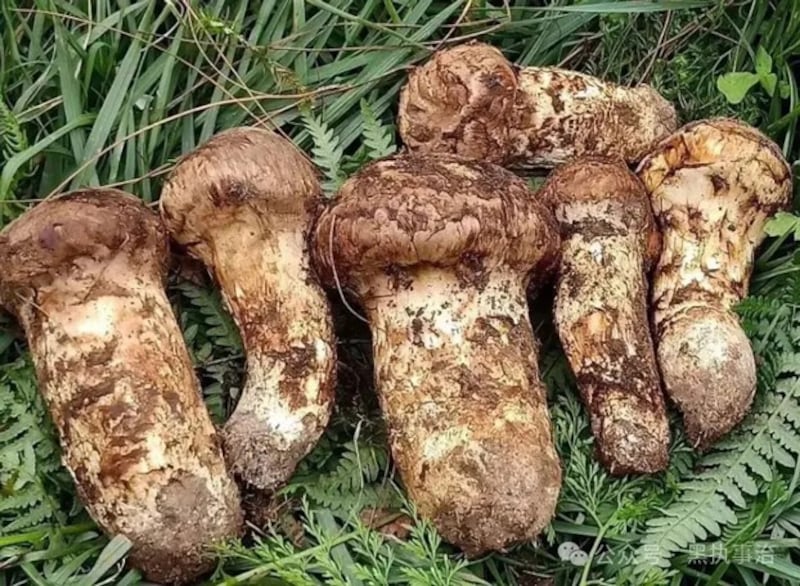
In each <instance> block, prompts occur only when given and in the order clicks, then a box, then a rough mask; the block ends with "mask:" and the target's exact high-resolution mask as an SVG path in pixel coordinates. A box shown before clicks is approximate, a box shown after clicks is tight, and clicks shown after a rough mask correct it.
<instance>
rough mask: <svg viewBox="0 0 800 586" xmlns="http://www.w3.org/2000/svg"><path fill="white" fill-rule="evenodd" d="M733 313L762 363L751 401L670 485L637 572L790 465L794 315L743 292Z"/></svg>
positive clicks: (798, 326) (729, 512) (798, 441)
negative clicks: (671, 496) (671, 495)
mask: <svg viewBox="0 0 800 586" xmlns="http://www.w3.org/2000/svg"><path fill="white" fill-rule="evenodd" d="M740 313H741V315H742V317H743V320H744V326H745V329H746V331H747V332H748V334H749V335H750V337H751V338H752V339H753V346H754V350H755V351H756V353H757V356H758V358H759V362H760V364H761V366H762V367H761V368H760V369H759V394H758V397H757V399H756V402H755V405H754V406H753V408H752V410H751V412H750V414H749V415H748V417H747V418H746V419H745V421H744V422H743V423H742V424H741V425H740V426H739V427H738V428H737V429H736V430H735V431H734V432H733V433H732V434H730V435H729V436H728V437H726V438H725V439H723V440H722V441H721V442H719V443H718V444H717V445H716V446H715V449H714V451H713V452H712V453H710V454H708V455H706V456H704V457H702V458H701V459H700V460H699V461H698V462H697V463H696V465H695V468H694V473H693V474H692V476H691V478H690V479H687V480H683V481H682V482H681V483H680V484H679V485H678V487H677V496H676V498H675V500H674V501H673V502H672V503H670V505H669V506H668V507H666V508H665V509H663V511H662V514H661V515H659V516H657V517H654V518H652V519H650V520H649V521H648V523H647V530H646V532H645V535H644V536H643V538H642V541H641V544H640V546H639V549H638V551H637V562H638V564H639V566H638V568H637V569H638V570H639V571H640V572H641V573H646V572H647V571H649V570H650V569H651V568H652V567H653V566H659V567H663V568H667V567H669V566H670V563H671V560H672V559H673V558H674V556H675V555H676V554H677V553H685V552H688V551H690V550H692V551H694V550H696V549H697V548H696V546H695V545H696V544H697V543H699V542H703V541H706V540H708V539H709V538H711V537H716V538H719V537H722V536H723V531H724V530H725V529H728V528H731V527H734V526H735V525H736V524H737V523H738V522H739V517H738V516H737V511H741V510H748V509H751V508H752V507H753V506H754V504H755V503H756V502H757V498H758V497H759V495H761V494H762V493H763V491H764V490H765V488H764V487H765V486H769V485H770V483H773V482H775V481H776V480H777V479H780V478H781V477H782V476H783V475H785V474H787V473H790V472H791V471H793V470H794V469H795V468H796V467H797V466H798V456H800V377H799V376H798V375H800V354H798V352H797V349H798V347H800V316H798V315H796V312H795V310H794V308H793V307H792V306H788V305H786V304H784V303H781V302H780V301H779V300H776V299H771V298H766V299H762V298H758V297H751V298H749V299H747V300H745V301H744V302H743V303H742V304H741V306H740ZM784 496H786V495H785V494H784ZM758 534H759V533H756V534H755V535H753V536H751V538H752V539H756V538H757V537H758ZM798 569H800V566H799V567H798Z"/></svg>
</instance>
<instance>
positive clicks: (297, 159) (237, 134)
mask: <svg viewBox="0 0 800 586" xmlns="http://www.w3.org/2000/svg"><path fill="white" fill-rule="evenodd" d="M320 198H321V189H320V185H319V181H318V179H317V172H316V170H315V169H314V166H313V165H312V164H311V162H310V161H308V159H307V158H306V157H305V156H304V155H303V154H302V152H301V151H300V150H299V149H297V148H296V147H295V146H294V144H293V143H292V142H291V141H289V140H287V139H285V138H283V137H281V136H278V135H277V134H275V133H273V132H270V131H268V130H263V129H260V128H250V127H242V128H234V129H231V130H227V131H225V132H221V133H219V134H217V135H215V136H214V137H213V138H211V139H210V140H209V141H208V142H206V143H205V144H203V145H202V146H201V147H200V148H198V149H196V150H195V151H192V152H191V153H189V154H188V155H187V156H186V157H184V158H183V159H181V161H180V162H179V165H178V166H176V170H175V171H174V172H173V174H172V175H171V176H170V178H169V180H168V181H167V184H166V185H165V186H164V191H163V194H162V198H161V210H162V215H163V217H164V220H165V221H166V222H167V225H168V226H169V228H170V232H171V234H172V235H173V238H175V240H176V241H177V242H178V243H179V244H181V245H183V246H186V247H187V248H189V249H190V250H192V251H194V252H195V253H196V254H197V255H198V256H200V257H201V258H203V259H204V260H210V259H211V254H210V250H208V244H207V241H208V240H210V239H211V238H210V233H211V232H213V230H214V229H215V228H217V227H219V226H225V225H228V224H229V223H232V222H237V221H240V220H241V221H242V222H243V224H246V221H245V220H244V218H243V215H247V214H250V213H251V212H253V211H255V212H256V213H257V214H258V215H259V216H260V217H262V218H270V217H280V220H279V221H280V222H282V223H283V222H287V221H288V222H290V223H291V222H292V218H297V219H298V220H302V221H301V223H302V224H305V222H306V218H307V216H308V215H310V214H312V213H313V212H314V211H315V210H316V209H317V207H318V206H319V204H320V201H321V199H320Z"/></svg>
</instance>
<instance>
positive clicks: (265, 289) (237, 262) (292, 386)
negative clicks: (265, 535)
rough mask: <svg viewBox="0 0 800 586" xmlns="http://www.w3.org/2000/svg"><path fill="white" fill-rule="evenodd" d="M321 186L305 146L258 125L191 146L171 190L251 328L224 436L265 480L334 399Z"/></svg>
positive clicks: (200, 249)
mask: <svg viewBox="0 0 800 586" xmlns="http://www.w3.org/2000/svg"><path fill="white" fill-rule="evenodd" d="M321 195H322V191H321V188H320V185H319V181H318V179H317V174H316V171H315V169H314V167H313V166H312V164H311V163H310V162H308V160H307V159H306V158H305V157H304V156H303V155H302V154H301V152H300V151H299V150H298V149H297V148H296V147H295V146H294V145H293V144H292V143H291V142H290V141H288V140H286V139H284V138H281V137H279V136H278V135H276V134H274V133H272V132H269V131H266V130H261V129H257V128H236V129H233V130H229V131H226V132H223V133H220V134H218V135H217V136H215V137H213V138H212V139H211V140H209V141H208V142H206V143H205V144H204V145H202V146H200V147H199V148H198V149H196V150H195V151H193V152H192V153H189V154H188V155H187V156H185V157H184V158H183V159H181V161H179V162H178V164H177V166H176V167H175V169H174V170H173V172H172V175H171V176H170V177H169V179H168V181H167V183H166V185H165V186H164V190H163V192H162V194H161V213H162V217H163V218H164V221H165V223H166V225H167V227H168V229H169V231H170V234H171V235H172V237H173V238H174V239H175V240H176V241H177V242H178V243H179V244H180V245H182V246H183V247H185V248H186V250H187V251H188V252H189V254H190V255H192V256H194V257H195V258H198V259H200V260H201V261H202V262H203V263H204V264H205V265H206V267H208V269H209V270H210V271H211V273H213V275H214V277H215V278H216V280H217V282H218V283H219V286H220V289H221V291H222V296H223V299H224V300H225V302H226V304H227V306H228V307H229V308H230V310H231V312H232V314H233V318H234V320H235V321H236V323H237V325H238V326H239V330H240V332H241V334H242V340H243V343H244V348H245V353H246V354H247V378H246V381H245V385H244V389H243V390H242V394H241V397H240V398H239V402H238V404H237V405H236V409H235V411H234V412H233V414H232V415H231V416H230V418H229V419H228V421H227V423H226V424H225V428H224V430H223V440H224V449H225V456H226V460H227V461H228V465H229V466H230V468H231V469H232V470H233V472H234V473H235V474H236V476H237V477H239V478H240V479H241V480H243V481H244V482H245V483H246V484H247V485H248V486H249V487H254V488H255V489H259V490H267V491H270V490H274V489H276V488H279V487H280V486H281V484H283V483H284V482H285V481H286V480H288V478H289V477H290V476H291V475H292V473H293V472H294V470H295V467H296V466H297V463H298V462H299V461H300V460H301V459H302V458H303V457H304V456H305V455H306V454H308V452H309V451H311V448H313V447H314V445H316V442H317V440H318V439H319V437H320V435H322V432H323V431H324V430H325V426H326V425H327V423H328V419H329V417H330V412H331V408H332V405H333V394H334V384H335V369H336V354H335V343H334V335H333V325H332V317H331V313H330V308H329V306H328V301H327V298H326V297H325V293H324V291H323V290H322V288H321V287H320V286H319V284H318V283H317V280H316V276H315V275H314V273H313V271H312V270H311V267H310V260H309V255H308V250H307V244H306V237H307V235H308V232H309V230H310V226H311V222H312V219H313V217H314V214H315V212H316V210H317V208H318V206H319V205H320V203H321Z"/></svg>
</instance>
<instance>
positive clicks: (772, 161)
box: [638, 119, 791, 449]
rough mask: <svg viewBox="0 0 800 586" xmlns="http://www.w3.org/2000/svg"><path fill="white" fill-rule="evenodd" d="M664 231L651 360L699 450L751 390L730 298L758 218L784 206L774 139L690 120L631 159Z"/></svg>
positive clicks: (726, 425)
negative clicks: (645, 153)
mask: <svg viewBox="0 0 800 586" xmlns="http://www.w3.org/2000/svg"><path fill="white" fill-rule="evenodd" d="M638 172H639V176H640V177H641V178H642V181H643V182H644V184H645V186H646V187H647V189H648V191H649V192H650V198H651V201H652V205H653V211H654V213H655V216H656V218H657V220H658V224H659V226H660V227H661V230H662V232H663V238H664V242H663V247H662V253H661V258H660V260H659V262H658V266H657V267H656V271H655V277H654V282H653V306H654V307H653V311H654V320H655V328H656V334H655V337H656V344H657V354H658V362H659V367H660V369H661V374H662V376H663V379H664V387H665V390H666V392H667V394H668V395H669V397H670V398H671V399H672V400H673V401H674V402H675V403H676V404H677V406H678V408H679V409H680V411H681V412H682V413H683V420H684V426H685V428H686V433H687V436H688V437H689V439H690V440H691V442H692V444H693V445H694V446H696V447H698V448H700V449H705V448H707V447H708V446H710V445H711V444H712V443H714V442H715V441H716V440H718V439H719V438H720V437H722V436H723V435H725V434H726V433H727V432H728V431H730V430H731V429H732V428H733V427H734V426H735V425H736V424H737V423H738V422H739V421H740V420H741V419H742V418H743V417H744V415H745V414H746V412H747V410H748V409H749V407H750V404H751V403H752V400H753V395H754V393H755V388H756V365H755V359H754V357H753V351H752V348H751V347H750V342H749V341H748V339H747V336H745V333H744V332H743V331H742V328H741V327H740V325H739V322H738V320H737V318H736V315H735V314H734V313H733V312H732V308H733V306H734V305H735V304H736V303H738V302H739V301H740V300H741V299H742V298H743V297H744V296H745V295H747V290H748V286H749V279H750V273H751V271H752V268H753V257H754V254H755V249H756V247H757V246H758V244H759V243H760V242H761V241H762V240H763V238H764V224H765V223H766V221H767V219H768V218H769V217H770V216H771V215H773V214H774V213H775V212H777V211H778V210H781V209H784V208H786V207H787V206H788V205H789V202H790V196H791V172H790V169H789V165H788V164H787V163H786V160H785V159H784V158H783V155H782V154H781V151H780V149H779V148H778V146H777V145H776V144H775V143H773V142H772V141H771V140H769V139H768V138H767V137H766V136H764V135H763V134H761V133H760V132H759V131H758V130H756V129H755V128H752V127H749V126H747V125H745V124H743V123H741V122H738V121H735V120H729V119H712V120H701V121H698V122H693V123H691V124H688V125H686V126H684V127H683V128H681V129H680V130H679V131H678V132H676V133H675V134H673V135H672V136H670V137H669V138H667V139H666V140H664V141H663V142H662V143H661V144H659V145H658V147H657V148H656V149H655V150H654V152H653V153H652V154H650V155H648V156H647V158H646V159H644V160H643V161H642V163H641V165H640V167H639V171H638Z"/></svg>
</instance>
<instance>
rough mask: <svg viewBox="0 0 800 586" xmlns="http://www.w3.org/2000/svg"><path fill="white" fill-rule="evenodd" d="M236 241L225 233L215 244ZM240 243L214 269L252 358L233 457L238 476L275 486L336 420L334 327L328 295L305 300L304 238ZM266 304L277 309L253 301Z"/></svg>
mask: <svg viewBox="0 0 800 586" xmlns="http://www.w3.org/2000/svg"><path fill="white" fill-rule="evenodd" d="M233 236H234V235H230V236H228V235H225V234H224V233H222V232H220V233H218V234H217V235H216V236H215V238H214V241H215V242H220V243H227V242H232V241H233V240H232V238H233ZM235 242H236V244H237V246H236V247H235V248H229V249H226V250H225V251H221V250H215V252H216V254H215V264H214V266H215V270H214V274H215V277H216V279H217V281H218V282H219V283H220V285H221V290H222V291H223V296H224V299H225V301H226V303H227V305H228V307H229V308H230V310H231V313H232V314H233V318H234V320H235V321H236V324H237V326H238V327H239V331H240V332H241V335H242V343H243V344H244V348H245V353H246V355H247V377H246V380H245V385H244V388H243V389H242V393H241V398H240V399H239V402H238V404H237V406H236V410H235V411H234V412H233V414H232V415H231V417H230V418H229V419H228V421H227V422H226V424H225V427H224V430H223V434H224V439H225V451H226V456H227V459H228V461H229V462H230V464H231V467H232V470H233V471H234V472H235V473H237V474H239V475H241V476H243V477H244V478H246V480H247V481H248V482H249V483H250V484H253V485H254V486H257V487H259V488H271V487H276V486H279V485H280V484H281V483H282V482H284V481H285V480H286V479H287V477H288V476H289V475H290V474H291V471H292V470H294V468H295V466H296V465H297V462H298V461H300V460H301V459H302V458H303V457H304V456H305V455H306V454H307V453H308V452H309V451H310V450H311V448H313V446H314V445H315V444H316V442H317V439H318V437H319V434H320V433H321V432H322V430H323V429H324V426H325V423H327V421H328V417H329V409H330V398H331V380H332V377H333V373H332V368H333V365H334V364H335V361H334V358H333V348H332V347H331V345H330V341H331V339H332V338H333V332H332V325H331V321H330V320H329V319H326V316H328V315H329V310H328V305H327V300H326V299H325V297H324V296H323V295H322V293H321V292H320V294H319V295H307V294H304V295H300V294H298V292H299V291H304V290H305V289H307V288H308V284H307V282H308V279H309V274H310V268H309V266H308V258H307V257H308V255H307V254H306V253H305V252H304V250H305V246H306V244H305V235H304V234H303V233H302V232H298V231H296V230H289V231H275V232H273V233H272V236H271V238H269V239H266V240H261V239H253V240H252V241H247V240H243V238H242V234H237V235H236V240H235ZM245 275H248V276H245ZM276 275H280V278H279V279H276V278H274V277H275V276H276ZM259 276H264V277H266V278H261V277H259ZM265 298H268V299H270V303H269V304H265V303H263V302H260V303H254V302H253V301H254V300H263V299H265ZM321 317H322V318H323V319H320V318H321ZM310 426H312V427H310ZM267 463H268V464H267Z"/></svg>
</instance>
